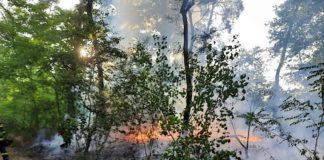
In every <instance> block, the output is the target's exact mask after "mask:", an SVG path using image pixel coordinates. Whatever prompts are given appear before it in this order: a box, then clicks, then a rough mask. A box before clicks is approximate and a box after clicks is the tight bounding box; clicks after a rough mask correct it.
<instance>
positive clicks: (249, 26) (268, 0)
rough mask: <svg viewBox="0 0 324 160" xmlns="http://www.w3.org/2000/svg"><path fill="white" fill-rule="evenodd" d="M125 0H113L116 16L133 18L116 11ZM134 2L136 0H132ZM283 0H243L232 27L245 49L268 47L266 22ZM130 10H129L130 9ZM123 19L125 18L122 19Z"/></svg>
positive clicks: (69, 1) (66, 0) (64, 0)
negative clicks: (240, 10) (242, 7)
mask: <svg viewBox="0 0 324 160" xmlns="http://www.w3.org/2000/svg"><path fill="white" fill-rule="evenodd" d="M128 1H129V0H128ZM128 1H127V0H126V1H125V0H117V1H116V0H115V1H114V4H115V6H116V7H117V16H118V15H121V16H120V17H122V16H123V17H124V15H125V14H126V15H128V16H127V17H130V16H131V17H130V18H128V19H134V17H135V16H136V15H132V14H131V13H125V12H124V11H122V12H121V11H118V8H122V7H119V6H120V5H125V3H126V4H127V2H128ZM133 1H134V2H135V1H137V0H133ZM283 1H284V0H243V3H244V10H243V12H242V13H241V15H240V17H239V19H238V20H237V21H236V22H235V24H234V27H233V33H234V34H239V40H240V42H241V43H242V45H243V46H244V47H245V48H246V49H252V48H254V47H256V46H260V47H262V48H265V47H270V43H269V39H268V36H269V35H268V29H269V28H268V27H267V26H266V23H268V22H269V21H271V20H272V19H273V18H274V17H275V13H274V6H275V5H279V4H281V3H282V2H283ZM79 2H80V1H79V0H60V1H59V6H60V7H61V8H63V9H72V8H73V7H74V6H75V5H76V4H78V3H79ZM130 11H131V10H130ZM124 21H125V20H124ZM115 22H116V23H120V22H122V24H121V25H122V28H123V27H125V25H126V24H125V23H123V20H116V21H115ZM132 32H138V33H134V34H135V35H136V34H140V32H143V30H140V29H137V30H135V31H134V30H133V31H132Z"/></svg>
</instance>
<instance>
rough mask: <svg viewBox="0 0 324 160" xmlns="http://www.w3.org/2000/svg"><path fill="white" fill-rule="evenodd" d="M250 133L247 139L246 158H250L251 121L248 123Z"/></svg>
mask: <svg viewBox="0 0 324 160" xmlns="http://www.w3.org/2000/svg"><path fill="white" fill-rule="evenodd" d="M248 125H249V126H248V131H247V132H248V133H247V139H246V147H245V156H246V159H249V142H250V129H251V122H250V123H249V124H248Z"/></svg>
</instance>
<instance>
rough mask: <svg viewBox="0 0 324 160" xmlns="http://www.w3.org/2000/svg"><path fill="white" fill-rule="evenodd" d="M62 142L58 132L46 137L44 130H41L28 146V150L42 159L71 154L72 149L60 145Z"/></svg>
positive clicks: (72, 152)
mask: <svg viewBox="0 0 324 160" xmlns="http://www.w3.org/2000/svg"><path fill="white" fill-rule="evenodd" d="M63 143H64V141H63V138H62V136H60V135H59V134H58V133H55V134H54V135H53V136H51V137H50V138H47V137H46V133H45V130H41V131H39V133H38V136H37V138H36V140H35V142H34V144H33V145H32V146H31V147H30V151H31V152H32V153H35V155H39V156H41V157H42V158H44V159H52V158H55V157H69V156H73V154H74V151H73V150H72V149H70V148H62V147H61V145H62V144H63Z"/></svg>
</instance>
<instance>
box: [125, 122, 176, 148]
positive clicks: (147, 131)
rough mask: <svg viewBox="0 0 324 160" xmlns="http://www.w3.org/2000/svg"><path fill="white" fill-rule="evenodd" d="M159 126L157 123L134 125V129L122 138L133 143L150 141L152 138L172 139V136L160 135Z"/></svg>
mask: <svg viewBox="0 0 324 160" xmlns="http://www.w3.org/2000/svg"><path fill="white" fill-rule="evenodd" d="M161 131H162V129H161V127H160V125H159V124H145V125H142V126H138V127H136V130H134V131H131V132H129V134H127V135H126V136H125V137H124V138H123V139H124V140H126V141H128V142H133V143H150V141H152V140H159V141H164V142H168V141H171V140H172V136H173V137H175V136H176V135H169V136H164V135H161Z"/></svg>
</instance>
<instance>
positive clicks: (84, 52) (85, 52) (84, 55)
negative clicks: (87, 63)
mask: <svg viewBox="0 0 324 160" xmlns="http://www.w3.org/2000/svg"><path fill="white" fill-rule="evenodd" d="M80 56H81V57H88V51H87V49H85V48H83V47H82V48H81V49H80Z"/></svg>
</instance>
